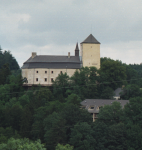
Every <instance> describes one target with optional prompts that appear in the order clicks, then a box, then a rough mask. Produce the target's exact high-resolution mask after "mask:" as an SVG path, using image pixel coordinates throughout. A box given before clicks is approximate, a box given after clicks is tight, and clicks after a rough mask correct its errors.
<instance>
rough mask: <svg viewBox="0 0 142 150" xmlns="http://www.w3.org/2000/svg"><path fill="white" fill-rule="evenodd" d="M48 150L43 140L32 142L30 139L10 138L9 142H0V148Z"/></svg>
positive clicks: (4, 149)
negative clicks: (42, 142)
mask: <svg viewBox="0 0 142 150" xmlns="http://www.w3.org/2000/svg"><path fill="white" fill-rule="evenodd" d="M25 149H27V150H46V148H44V145H43V144H41V141H40V140H38V141H35V142H31V141H30V140H29V139H27V138H25V139H14V138H10V139H9V140H8V142H7V143H2V144H0V150H25Z"/></svg>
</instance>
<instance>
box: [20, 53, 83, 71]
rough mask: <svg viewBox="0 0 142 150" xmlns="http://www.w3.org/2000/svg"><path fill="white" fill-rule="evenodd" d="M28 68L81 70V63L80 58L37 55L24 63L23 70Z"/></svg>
mask: <svg viewBox="0 0 142 150" xmlns="http://www.w3.org/2000/svg"><path fill="white" fill-rule="evenodd" d="M26 68H28V69H30V68H53V69H80V68H81V61H80V59H79V56H70V58H68V56H57V55H37V56H35V57H34V58H32V57H30V58H29V59H28V60H27V61H26V62H24V64H23V66H22V69H26Z"/></svg>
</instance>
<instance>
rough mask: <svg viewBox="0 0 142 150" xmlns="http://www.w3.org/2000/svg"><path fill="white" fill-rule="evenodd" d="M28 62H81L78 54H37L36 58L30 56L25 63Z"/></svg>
mask: <svg viewBox="0 0 142 150" xmlns="http://www.w3.org/2000/svg"><path fill="white" fill-rule="evenodd" d="M28 62H36V63H37V62H78V63H79V62H80V59H79V57H78V56H70V58H68V56H57V55H37V56H35V57H34V58H32V57H30V58H29V59H28V60H27V61H26V62H25V63H28Z"/></svg>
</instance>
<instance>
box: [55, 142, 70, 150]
mask: <svg viewBox="0 0 142 150" xmlns="http://www.w3.org/2000/svg"><path fill="white" fill-rule="evenodd" d="M55 150H73V146H70V145H69V144H66V145H62V144H60V143H58V145H57V146H56V149H55Z"/></svg>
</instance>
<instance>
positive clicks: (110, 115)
mask: <svg viewBox="0 0 142 150" xmlns="http://www.w3.org/2000/svg"><path fill="white" fill-rule="evenodd" d="M123 116H124V112H123V110H122V106H121V104H120V103H119V101H118V102H116V101H115V102H113V103H112V104H111V105H105V106H104V107H102V108H101V109H100V111H99V114H98V119H97V121H98V122H104V123H105V124H107V125H113V124H117V123H120V122H122V121H123Z"/></svg>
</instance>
